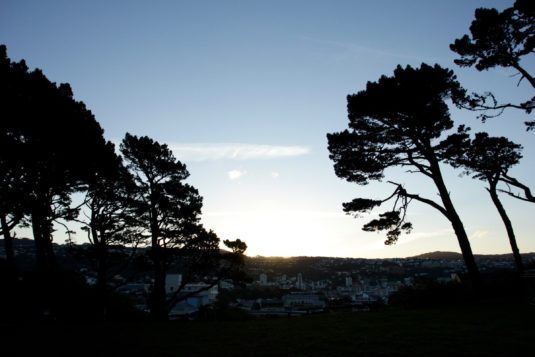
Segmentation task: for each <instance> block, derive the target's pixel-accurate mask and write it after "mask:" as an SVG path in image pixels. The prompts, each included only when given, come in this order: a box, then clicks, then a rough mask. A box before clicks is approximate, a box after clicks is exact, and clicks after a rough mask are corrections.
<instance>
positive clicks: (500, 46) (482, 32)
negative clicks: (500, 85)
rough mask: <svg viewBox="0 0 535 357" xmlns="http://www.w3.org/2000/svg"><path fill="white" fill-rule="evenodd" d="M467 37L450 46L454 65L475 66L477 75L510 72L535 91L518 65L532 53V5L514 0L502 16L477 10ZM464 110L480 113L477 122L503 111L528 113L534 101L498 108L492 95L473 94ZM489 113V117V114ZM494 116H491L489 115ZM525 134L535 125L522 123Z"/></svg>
mask: <svg viewBox="0 0 535 357" xmlns="http://www.w3.org/2000/svg"><path fill="white" fill-rule="evenodd" d="M470 33H471V36H469V35H464V36H463V37H461V38H459V39H457V40H455V42H454V43H453V44H451V45H450V48H451V50H452V51H454V52H456V53H457V54H459V56H460V57H459V58H458V59H456V60H455V63H456V64H458V65H460V66H464V67H471V66H475V68H476V69H477V70H478V71H483V70H488V69H490V68H493V67H497V66H498V67H506V68H514V69H515V70H517V71H518V72H519V74H520V76H521V77H520V80H519V83H520V81H522V79H524V78H525V79H527V80H528V82H529V83H530V84H531V86H532V87H533V88H535V79H534V78H533V77H532V75H531V74H530V73H529V72H528V71H527V70H526V68H525V67H524V66H523V65H522V63H521V60H522V58H523V57H525V56H528V55H531V54H532V53H533V52H534V50H535V5H534V3H533V1H530V0H517V1H516V2H515V4H514V6H513V7H510V8H507V9H505V10H503V11H502V12H499V11H498V10H496V9H487V8H479V9H477V10H476V12H475V19H474V21H473V22H472V25H471V26H470ZM467 104H468V105H467V106H466V107H467V108H469V109H472V110H478V111H483V114H482V115H481V118H482V119H483V120H486V119H487V118H490V117H494V116H497V115H500V114H501V113H502V112H503V110H504V109H505V108H517V109H521V110H524V111H525V112H526V113H531V111H532V110H533V108H534V107H535V97H533V98H531V99H529V100H527V101H525V102H523V103H520V104H512V103H507V104H498V102H497V100H496V99H495V98H494V95H493V94H492V93H486V94H483V95H480V94H473V95H472V96H471V98H470V100H469V101H468V102H467ZM489 110H490V114H489ZM496 110H497V111H498V112H497V114H492V112H493V111H496ZM525 124H526V125H527V128H528V130H529V129H533V127H534V125H535V122H533V121H528V122H526V123H525Z"/></svg>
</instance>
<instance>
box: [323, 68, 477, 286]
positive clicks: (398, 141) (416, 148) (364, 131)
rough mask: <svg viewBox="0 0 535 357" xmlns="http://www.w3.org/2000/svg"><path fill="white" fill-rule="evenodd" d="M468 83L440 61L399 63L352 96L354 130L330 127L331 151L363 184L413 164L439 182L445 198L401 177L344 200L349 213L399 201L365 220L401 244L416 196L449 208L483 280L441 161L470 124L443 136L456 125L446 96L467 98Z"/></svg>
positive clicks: (343, 173)
mask: <svg viewBox="0 0 535 357" xmlns="http://www.w3.org/2000/svg"><path fill="white" fill-rule="evenodd" d="M464 95H465V91H464V89H463V88H462V87H461V86H460V85H459V83H458V82H457V80H456V77H455V75H454V74H453V72H452V71H451V70H448V69H444V68H441V67H440V66H438V65H435V66H434V67H431V66H429V65H426V64H422V65H421V67H420V68H416V69H415V68H412V67H410V66H407V67H406V68H402V67H401V66H398V67H397V68H396V70H395V71H394V76H393V77H387V76H382V77H381V78H380V79H379V81H377V82H368V83H367V85H366V90H363V91H360V92H359V93H357V94H353V95H349V96H348V97H347V108H348V118H349V130H347V129H346V130H344V131H343V132H340V133H334V134H328V135H327V138H328V142H329V147H328V148H329V151H330V156H329V157H330V158H331V160H333V161H334V169H335V172H336V175H337V176H339V177H341V178H345V179H346V180H348V181H350V182H355V183H357V184H359V185H367V184H368V183H369V182H370V181H380V180H381V179H383V177H384V170H386V169H388V168H391V167H407V168H409V169H410V170H412V171H411V172H416V173H420V174H423V175H424V176H427V177H428V178H430V179H431V180H432V181H433V183H434V184H435V186H436V188H437V190H438V194H439V197H440V199H441V202H440V203H439V202H436V201H434V200H432V199H430V198H426V197H422V196H420V195H419V194H416V193H409V192H408V191H407V190H406V189H405V188H404V187H403V186H402V185H401V184H399V183H394V184H395V186H396V189H395V191H394V192H393V193H392V195H390V196H389V197H387V198H386V199H384V200H374V199H367V198H357V199H354V200H353V201H351V202H348V203H345V204H344V211H346V212H348V213H349V212H355V213H359V212H367V211H370V210H371V209H373V208H375V207H379V206H381V205H382V204H383V203H385V202H387V201H389V200H394V207H393V208H392V209H391V210H389V211H387V212H384V213H382V214H380V218H379V219H376V220H373V221H371V222H369V223H368V224H366V225H365V226H364V227H363V229H364V230H365V231H377V230H387V240H386V242H385V243H386V244H392V243H395V242H396V241H397V239H398V237H399V235H400V234H401V232H402V231H405V232H410V230H411V229H412V225H411V224H410V223H409V222H407V221H406V219H405V218H406V212H407V208H408V205H409V203H410V202H411V201H412V200H416V201H419V202H422V203H424V204H427V205H429V206H431V207H433V208H434V209H436V210H438V211H439V212H440V213H442V214H443V215H444V216H445V217H446V218H447V219H448V220H449V221H450V223H451V225H452V227H453V230H454V231H455V234H456V236H457V240H458V242H459V245H460V248H461V251H462V254H463V258H464V261H465V264H466V267H467V270H468V272H469V274H470V277H471V280H472V282H473V283H474V284H475V285H477V284H478V283H479V271H478V269H477V266H476V263H475V260H474V256H473V253H472V249H471V247H470V242H469V240H468V236H467V234H466V231H465V229H464V226H463V223H462V221H461V219H460V217H459V215H458V214H457V211H456V210H455V207H454V205H453V202H452V201H451V198H450V194H449V191H448V189H447V187H446V184H445V182H444V179H443V176H442V171H441V168H440V162H441V161H443V160H444V158H445V155H446V154H447V150H448V148H450V147H451V146H452V145H456V144H457V143H458V142H462V141H463V140H465V139H466V137H467V134H466V130H465V128H464V127H462V126H461V127H459V129H458V132H457V133H454V134H451V135H449V136H448V137H447V138H445V139H444V140H440V139H441V137H443V136H444V135H445V134H446V132H447V131H448V130H450V129H451V128H452V127H453V121H452V120H451V118H450V114H449V110H448V105H447V104H446V102H445V100H446V99H449V98H450V99H451V98H458V97H460V98H462V97H463V96H464Z"/></svg>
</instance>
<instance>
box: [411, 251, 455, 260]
mask: <svg viewBox="0 0 535 357" xmlns="http://www.w3.org/2000/svg"><path fill="white" fill-rule="evenodd" d="M412 258H416V259H463V255H462V254H461V253H456V252H430V253H424V254H420V255H415V256H414V257H412Z"/></svg>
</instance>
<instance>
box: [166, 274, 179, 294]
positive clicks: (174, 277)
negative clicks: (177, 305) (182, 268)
mask: <svg viewBox="0 0 535 357" xmlns="http://www.w3.org/2000/svg"><path fill="white" fill-rule="evenodd" d="M180 284H182V274H167V275H166V276H165V291H166V292H167V294H172V293H174V292H175V291H177V290H178V288H179V287H180Z"/></svg>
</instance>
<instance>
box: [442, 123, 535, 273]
mask: <svg viewBox="0 0 535 357" xmlns="http://www.w3.org/2000/svg"><path fill="white" fill-rule="evenodd" d="M520 150H521V146H520V145H518V144H515V143H513V142H511V141H510V140H508V139H507V138H504V137H489V135H488V134H487V133H477V134H476V135H475V138H474V139H473V140H471V141H467V142H466V145H458V146H456V147H453V148H452V151H451V152H450V156H449V159H448V162H450V163H451V164H452V165H453V166H454V167H462V168H464V169H465V170H466V171H467V172H468V173H471V174H473V177H474V178H477V179H479V180H482V181H486V182H487V183H488V185H489V186H488V187H487V191H488V192H489V194H490V197H491V199H492V202H493V203H494V205H495V206H496V209H497V210H498V212H499V214H500V217H501V218H502V221H503V223H504V225H505V229H506V231H507V236H508V237H509V243H510V244H511V249H512V251H513V257H514V259H515V264H516V267H517V269H518V270H519V271H522V270H523V269H524V268H523V264H522V257H521V255H520V251H519V249H518V245H517V242H516V237H515V232H514V229H513V224H512V223H511V220H510V219H509V216H508V215H507V212H506V210H505V208H504V207H503V204H502V202H501V201H500V198H499V197H498V184H499V182H500V181H501V180H502V177H503V175H507V172H508V171H509V169H510V168H511V167H513V166H514V165H516V164H518V162H519V161H520V159H521V158H522V155H521V154H520Z"/></svg>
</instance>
